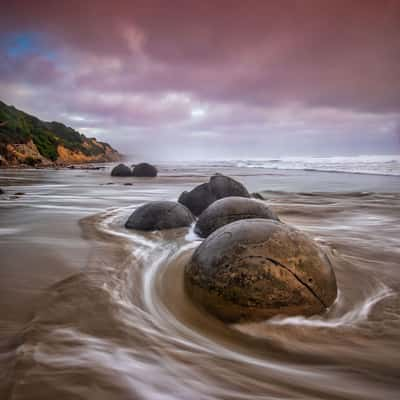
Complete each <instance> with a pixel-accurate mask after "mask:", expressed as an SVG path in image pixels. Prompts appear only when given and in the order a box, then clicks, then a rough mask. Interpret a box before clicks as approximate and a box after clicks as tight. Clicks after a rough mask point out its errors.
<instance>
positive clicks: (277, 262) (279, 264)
mask: <svg viewBox="0 0 400 400" xmlns="http://www.w3.org/2000/svg"><path fill="white" fill-rule="evenodd" d="M263 258H265V259H266V260H268V261H270V262H272V263H273V264H275V265H278V266H279V267H281V268H284V269H285V270H286V271H288V272H289V273H290V274H291V275H293V276H294V277H295V279H296V280H297V281H298V282H300V283H301V284H302V285H303V286H305V287H306V288H307V289H308V290H309V291H310V293H312V294H313V296H314V297H315V298H316V299H317V300H318V301H319V302H320V303H321V304H322V305H323V306H324V307H325V308H328V307H327V306H326V304H325V303H324V302H323V300H322V299H321V298H320V297H319V296H318V295H317V294H316V293H315V291H314V290H313V289H312V288H311V287H310V285H308V284H307V283H306V282H303V281H302V280H301V279H300V278H299V277H298V276H297V275H296V274H295V273H294V272H293V271H292V270H291V269H290V268H289V267H287V266H286V265H284V264H282V263H280V262H279V261H276V260H274V259H273V258H269V257H263Z"/></svg>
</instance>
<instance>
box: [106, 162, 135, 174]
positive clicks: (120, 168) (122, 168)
mask: <svg viewBox="0 0 400 400" xmlns="http://www.w3.org/2000/svg"><path fill="white" fill-rule="evenodd" d="M111 176H132V171H131V169H130V168H129V167H128V166H127V165H125V164H118V165H117V166H116V167H114V168H113V169H112V171H111Z"/></svg>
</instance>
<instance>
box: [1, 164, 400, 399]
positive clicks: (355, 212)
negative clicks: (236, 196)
mask: <svg viewBox="0 0 400 400" xmlns="http://www.w3.org/2000/svg"><path fill="white" fill-rule="evenodd" d="M218 171H219V172H226V173H229V174H230V175H233V176H236V177H237V178H238V179H240V180H241V181H243V182H244V183H245V184H246V185H248V187H249V189H250V190H252V191H263V194H264V196H265V197H266V199H267V200H266V201H267V204H268V205H270V206H271V207H272V208H273V209H274V210H275V211H276V212H277V213H278V214H279V216H280V218H281V219H282V220H283V221H284V222H287V223H291V224H293V225H295V226H297V227H298V228H300V229H303V230H305V231H307V232H308V233H309V234H310V235H311V236H313V237H314V238H315V240H317V241H318V242H319V243H320V245H321V246H322V247H323V248H324V249H325V251H326V252H327V253H328V254H329V257H330V259H331V260H332V262H333V265H334V268H335V272H336V275H337V279H338V286H339V289H340V293H339V296H338V298H337V300H336V302H335V303H334V305H333V306H332V307H331V308H330V309H329V310H328V311H327V312H326V314H324V315H321V316H314V317H311V318H303V317H300V316H299V317H290V318H284V317H276V318H273V319H272V320H269V321H264V322H260V323H249V324H237V325H226V324H223V323H222V322H220V321H218V320H216V319H214V318H213V317H211V316H210V315H208V314H207V313H205V312H204V311H202V310H201V309H199V308H198V307H196V306H195V305H193V304H192V303H191V301H190V300H189V299H188V298H187V296H186V294H185V292H184V290H183V279H182V274H183V267H184V265H185V263H186V261H187V260H188V259H189V257H190V255H191V253H192V252H193V251H194V249H195V248H196V247H197V246H198V245H199V243H200V239H199V238H198V237H196V235H195V234H194V233H193V230H192V229H178V230H174V231H166V232H154V233H147V234H139V233H133V232H132V231H128V230H126V229H125V228H124V227H123V224H124V222H125V220H126V218H127V217H128V215H129V214H130V213H131V212H132V210H133V209H135V208H136V207H137V206H139V205H140V204H143V203H144V202H146V201H149V200H154V199H175V198H176V197H177V196H178V194H179V193H180V192H181V191H182V190H184V189H187V188H190V187H192V186H194V185H195V184H197V183H199V182H202V181H204V180H206V176H208V175H210V174H212V173H213V172H215V170H214V169H213V167H210V166H205V167H202V168H199V167H198V166H193V167H190V166H186V169H185V171H184V172H183V173H182V174H180V173H179V166H164V168H163V169H162V171H161V176H160V177H159V178H156V179H153V180H147V179H136V180H134V179H133V178H132V179H129V178H128V181H129V182H131V183H132V186H126V185H124V183H126V182H127V180H123V179H119V178H113V179H112V180H111V178H110V177H109V176H108V171H107V170H105V171H2V172H1V173H0V186H4V183H7V184H8V185H9V186H7V187H6V195H4V196H3V197H2V198H1V199H0V224H1V225H0V246H1V247H0V248H1V257H0V259H1V260H2V268H1V271H0V285H1V290H0V293H1V294H0V334H1V336H0V337H1V341H0V382H1V383H0V398H5V399H54V398H58V399H71V398H74V399H75V398H77V399H94V398H95V399H114V398H115V399H163V400H164V399H277V398H285V399H286V398H287V399H290V398H293V399H303V398H304V399H377V398H385V399H392V398H393V399H394V398H397V397H398V392H399V388H400V383H399V372H398V370H399V368H398V366H399V365H400V349H399V345H398V343H399V336H400V335H399V332H400V300H399V292H400V273H399V259H400V250H399V249H400V246H399V244H400V228H399V226H400V224H399V222H400V178H398V177H388V176H386V177H379V179H378V178H377V177H373V176H372V177H371V176H359V175H353V174H340V176H338V175H337V174H329V173H318V172H311V171H308V172H305V171H292V172H287V171H284V172H282V171H268V172H266V171H265V170H264V169H257V168H252V169H251V171H250V172H251V173H249V169H248V168H241V167H240V168H235V167H232V165H229V166H224V165H218ZM16 178H18V179H16ZM108 183H113V184H112V185H108ZM338 188H340V189H341V190H340V191H339V190H338ZM317 190H318V192H316V191H317ZM17 191H23V192H25V195H21V196H15V195H14V194H13V193H15V192H17Z"/></svg>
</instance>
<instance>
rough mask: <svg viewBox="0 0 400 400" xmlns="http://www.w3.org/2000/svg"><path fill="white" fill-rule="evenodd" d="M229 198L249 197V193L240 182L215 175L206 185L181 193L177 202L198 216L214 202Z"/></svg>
mask: <svg viewBox="0 0 400 400" xmlns="http://www.w3.org/2000/svg"><path fill="white" fill-rule="evenodd" d="M229 196H240V197H250V195H249V192H248V191H247V189H246V188H245V187H244V186H243V185H242V184H241V183H240V182H237V181H235V180H234V179H232V178H230V177H228V176H225V175H221V174H216V175H214V176H212V177H211V178H210V180H209V182H208V183H203V184H201V185H198V186H196V187H195V188H194V189H193V190H191V191H190V192H183V193H182V194H181V195H180V196H179V199H178V202H179V203H181V204H183V205H185V206H186V207H188V208H189V210H190V211H191V212H192V213H193V214H194V215H196V216H198V215H200V214H201V213H202V212H203V211H204V210H205V209H206V208H207V207H208V206H209V205H210V204H212V203H213V202H214V201H216V200H218V199H222V198H224V197H229Z"/></svg>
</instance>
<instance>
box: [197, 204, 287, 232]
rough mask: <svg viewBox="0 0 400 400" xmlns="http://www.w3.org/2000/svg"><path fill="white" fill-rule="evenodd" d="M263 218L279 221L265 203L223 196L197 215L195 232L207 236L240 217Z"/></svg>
mask: <svg viewBox="0 0 400 400" xmlns="http://www.w3.org/2000/svg"><path fill="white" fill-rule="evenodd" d="M252 218H263V219H272V220H275V221H279V218H278V217H277V215H276V214H275V213H274V212H273V211H272V210H271V209H270V208H268V207H267V206H266V205H265V203H263V202H262V201H258V200H253V199H248V198H245V197H225V198H223V199H219V200H217V201H215V202H214V203H212V204H211V205H210V206H209V207H207V208H206V209H205V210H204V211H203V212H202V213H201V214H200V216H199V219H198V220H197V223H196V226H195V232H196V233H197V234H198V235H199V236H201V237H207V236H209V235H210V234H211V233H213V232H214V231H215V230H217V229H218V228H221V226H224V225H227V224H230V223H231V222H234V221H238V220H240V219H252Z"/></svg>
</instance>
